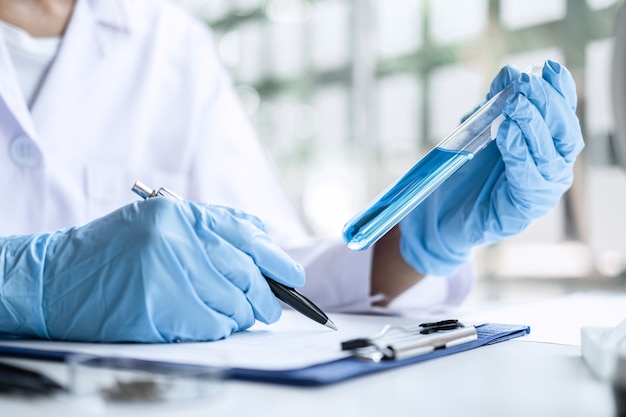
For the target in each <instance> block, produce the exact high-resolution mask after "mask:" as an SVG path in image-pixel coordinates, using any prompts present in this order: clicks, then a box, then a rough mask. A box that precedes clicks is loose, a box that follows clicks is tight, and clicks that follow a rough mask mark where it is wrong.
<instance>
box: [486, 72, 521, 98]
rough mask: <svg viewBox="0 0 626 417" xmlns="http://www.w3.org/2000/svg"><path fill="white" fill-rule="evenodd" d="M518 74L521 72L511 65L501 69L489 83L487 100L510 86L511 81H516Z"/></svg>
mask: <svg viewBox="0 0 626 417" xmlns="http://www.w3.org/2000/svg"><path fill="white" fill-rule="evenodd" d="M520 74H521V71H520V70H519V69H518V68H516V67H514V66H512V65H506V66H504V67H502V68H501V69H500V71H499V72H498V74H497V75H496V76H495V77H494V78H493V80H492V81H491V85H490V86H489V92H488V93H487V100H489V99H491V98H492V97H493V96H495V95H496V94H498V93H499V92H500V91H502V90H503V89H505V88H506V87H508V86H509V85H511V83H513V81H514V80H516V79H517V78H518V77H519V75H520Z"/></svg>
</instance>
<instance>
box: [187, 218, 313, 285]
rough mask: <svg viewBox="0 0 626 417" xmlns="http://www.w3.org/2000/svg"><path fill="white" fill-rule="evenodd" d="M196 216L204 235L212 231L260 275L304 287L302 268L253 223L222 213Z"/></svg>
mask: <svg viewBox="0 0 626 417" xmlns="http://www.w3.org/2000/svg"><path fill="white" fill-rule="evenodd" d="M198 214H199V215H200V217H201V219H202V221H203V225H204V228H203V229H204V230H205V231H206V230H213V231H214V232H215V233H216V234H218V235H219V236H221V237H222V238H223V239H224V240H226V241H228V242H229V243H230V244H231V245H232V246H234V247H236V248H238V249H239V250H241V251H242V252H245V253H246V254H248V255H249V256H250V257H251V258H252V259H253V260H254V262H255V264H256V265H257V266H258V269H260V270H261V272H262V273H263V274H265V275H267V276H268V277H270V278H273V279H274V280H276V281H277V282H280V283H282V284H285V285H288V286H290V287H301V286H303V285H304V269H303V268H302V266H301V265H299V264H298V263H297V262H295V261H294V260H293V259H291V257H290V256H289V255H288V254H287V253H286V252H285V251H283V250H282V249H281V248H280V247H278V246H277V245H276V244H274V243H273V242H272V241H271V239H270V237H269V236H268V235H267V233H265V232H263V231H262V230H260V229H259V228H258V227H256V225H254V223H252V222H250V221H248V220H246V219H242V218H241V217H238V216H235V215H233V214H232V213H231V212H230V211H228V210H223V209H213V210H203V211H202V212H201V213H198ZM198 233H202V232H201V231H198Z"/></svg>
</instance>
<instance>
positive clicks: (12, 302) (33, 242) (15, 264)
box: [0, 234, 50, 339]
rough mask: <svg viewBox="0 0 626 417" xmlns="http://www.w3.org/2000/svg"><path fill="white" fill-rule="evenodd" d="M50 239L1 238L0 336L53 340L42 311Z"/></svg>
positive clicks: (46, 235)
mask: <svg viewBox="0 0 626 417" xmlns="http://www.w3.org/2000/svg"><path fill="white" fill-rule="evenodd" d="M49 237H50V235H49V234H39V235H32V236H12V237H10V238H0V333H6V334H15V335H21V336H29V337H37V338H42V339H49V338H50V337H49V335H48V329H47V327H46V322H45V319H44V314H43V309H42V302H43V279H42V277H43V265H44V262H43V258H44V257H45V253H46V248H47V246H48V240H49Z"/></svg>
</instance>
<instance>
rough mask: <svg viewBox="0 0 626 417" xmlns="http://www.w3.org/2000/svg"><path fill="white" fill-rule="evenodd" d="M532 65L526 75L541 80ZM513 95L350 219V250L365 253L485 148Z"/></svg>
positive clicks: (497, 99) (504, 95)
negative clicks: (537, 77)
mask: <svg viewBox="0 0 626 417" xmlns="http://www.w3.org/2000/svg"><path fill="white" fill-rule="evenodd" d="M541 71H542V68H541V66H538V65H533V66H531V67H530V68H529V69H527V70H526V71H525V72H526V73H528V74H532V75H538V76H541ZM514 94H515V90H514V88H513V85H509V86H508V87H506V88H504V89H503V90H502V91H500V92H499V93H498V94H496V95H494V96H493V97H492V98H491V99H490V100H488V101H487V102H486V103H485V104H484V105H483V106H481V107H480V108H479V109H478V110H477V111H476V112H475V113H474V114H472V115H471V116H470V117H469V118H468V119H467V120H465V121H464V122H463V123H462V124H461V125H459V127H458V128H457V129H456V130H454V131H453V132H452V133H451V134H450V135H449V136H448V137H447V138H445V139H444V140H443V141H441V142H440V143H439V144H438V145H437V146H435V147H434V148H433V149H432V150H431V151H430V152H428V153H427V154H426V155H425V156H424V157H422V158H421V159H420V160H419V161H418V162H417V163H416V164H415V165H413V166H412V167H411V168H410V169H409V170H408V171H407V172H406V173H405V174H404V175H402V176H401V177H400V178H399V179H398V180H396V181H395V182H394V183H393V184H391V185H390V186H389V187H388V188H387V189H386V190H384V191H383V192H382V193H381V194H380V195H379V196H378V197H377V198H375V199H374V200H372V201H371V202H370V203H369V204H367V205H366V206H365V208H363V209H362V210H361V211H359V212H358V213H357V214H356V215H355V216H354V217H353V218H352V219H350V220H349V221H348V222H347V223H346V225H345V226H344V229H343V238H344V240H345V242H346V244H347V246H348V247H349V248H350V249H354V250H362V249H367V248H368V247H370V246H371V245H373V244H374V243H375V242H376V241H377V240H378V239H380V238H381V237H382V236H383V235H384V234H385V233H387V232H388V231H389V230H390V229H391V228H393V227H394V226H395V225H396V224H398V223H399V222H400V221H401V220H402V219H403V218H404V217H405V216H406V215H407V214H409V213H410V212H411V211H412V210H413V209H415V207H417V206H418V205H419V204H420V203H421V202H422V201H424V200H425V199H426V198H427V197H428V196H429V195H430V194H431V193H432V192H433V191H434V190H436V189H437V187H439V186H440V185H441V184H442V183H443V182H444V181H445V180H446V179H448V178H449V177H450V176H451V175H453V174H454V173H455V172H456V171H458V170H459V168H461V167H462V166H463V165H464V164H465V163H466V162H468V161H470V160H471V159H472V158H473V157H474V156H475V155H476V154H477V153H478V152H480V151H481V150H482V149H483V148H485V147H486V146H487V145H488V144H489V143H490V142H491V141H492V140H493V139H495V137H496V134H497V132H498V127H499V126H500V124H501V123H502V121H503V120H504V116H503V115H502V107H503V104H504V102H505V101H506V100H508V99H509V98H510V97H512V96H513V95H514Z"/></svg>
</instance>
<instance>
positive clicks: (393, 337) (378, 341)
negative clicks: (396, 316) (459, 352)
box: [341, 320, 478, 362]
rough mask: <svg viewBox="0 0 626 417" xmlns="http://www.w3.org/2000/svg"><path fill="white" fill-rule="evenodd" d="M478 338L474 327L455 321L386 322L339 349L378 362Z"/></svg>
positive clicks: (415, 354) (420, 353)
mask: <svg viewBox="0 0 626 417" xmlns="http://www.w3.org/2000/svg"><path fill="white" fill-rule="evenodd" d="M477 338H478V334H477V332H476V328H475V327H474V326H465V325H463V324H462V323H460V322H459V321H458V320H443V321H439V322H434V323H422V324H418V325H416V326H390V325H387V326H385V327H383V329H382V330H381V331H380V332H379V333H378V334H376V335H374V336H371V337H366V338H357V339H351V340H347V341H345V342H342V343H341V350H344V351H351V353H352V355H353V357H355V358H357V359H364V360H368V361H372V362H380V361H381V360H402V359H406V358H411V357H414V356H419V355H424V354H427V353H430V352H432V351H434V350H437V349H445V348H449V347H452V346H457V345H460V344H463V343H468V342H472V341H474V340H476V339H477Z"/></svg>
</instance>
